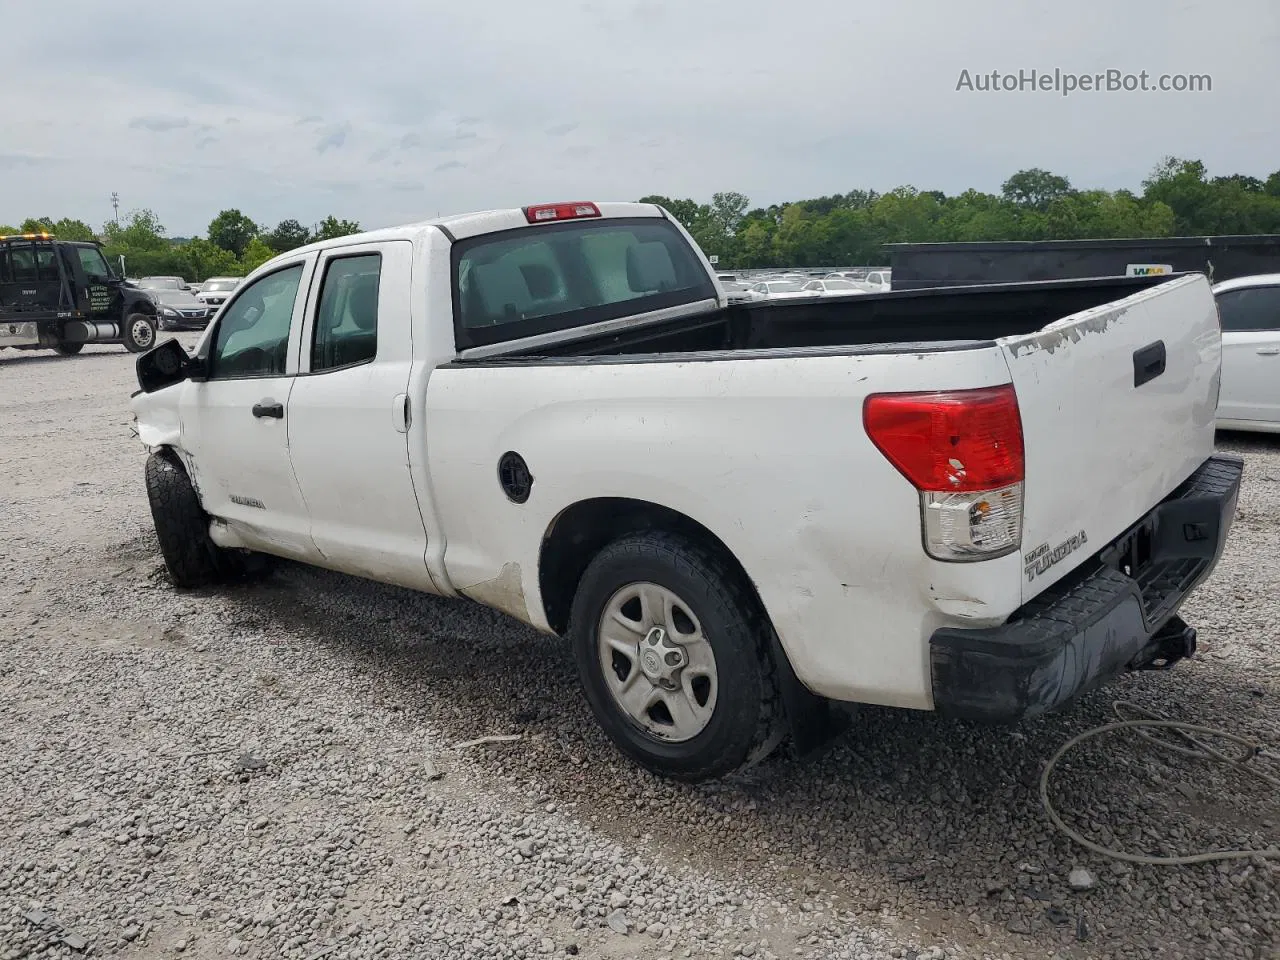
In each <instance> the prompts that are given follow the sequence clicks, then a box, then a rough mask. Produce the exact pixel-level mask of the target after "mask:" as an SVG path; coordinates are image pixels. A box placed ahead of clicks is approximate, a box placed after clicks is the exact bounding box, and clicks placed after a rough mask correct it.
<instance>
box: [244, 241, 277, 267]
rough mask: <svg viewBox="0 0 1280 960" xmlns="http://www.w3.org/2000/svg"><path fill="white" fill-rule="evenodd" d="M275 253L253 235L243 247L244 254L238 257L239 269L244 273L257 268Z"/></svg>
mask: <svg viewBox="0 0 1280 960" xmlns="http://www.w3.org/2000/svg"><path fill="white" fill-rule="evenodd" d="M275 255H276V252H275V251H274V250H272V249H271V248H270V247H269V246H267V245H266V243H265V242H264V241H263V240H261V239H260V238H258V237H254V238H253V239H252V240H250V241H249V243H248V244H247V245H246V246H245V248H244V254H243V255H241V257H240V270H241V272H242V273H244V274H245V275H248V274H250V273H252V272H253V271H254V270H257V269H258V267H260V266H262V265H263V264H264V263H266V262H267V261H268V260H270V259H271V258H272V257H274V256H275Z"/></svg>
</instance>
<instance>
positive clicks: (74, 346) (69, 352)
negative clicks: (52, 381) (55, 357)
mask: <svg viewBox="0 0 1280 960" xmlns="http://www.w3.org/2000/svg"><path fill="white" fill-rule="evenodd" d="M53 349H54V350H55V351H56V352H58V353H60V354H62V355H63V356H64V357H74V356H75V355H76V354H77V353H79V352H80V351H81V350H83V349H84V344H83V343H68V342H66V341H63V342H62V343H57V344H54V347H53Z"/></svg>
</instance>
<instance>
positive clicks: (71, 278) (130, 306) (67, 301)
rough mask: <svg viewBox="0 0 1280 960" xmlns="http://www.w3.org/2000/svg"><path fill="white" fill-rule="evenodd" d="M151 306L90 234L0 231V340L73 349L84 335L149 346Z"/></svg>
mask: <svg viewBox="0 0 1280 960" xmlns="http://www.w3.org/2000/svg"><path fill="white" fill-rule="evenodd" d="M156 312H157V311H156V304H155V301H154V300H153V299H152V298H151V296H150V295H149V294H148V293H147V292H146V291H145V290H140V289H138V288H137V287H135V286H133V285H132V284H130V283H128V282H127V281H126V280H123V279H122V278H120V277H119V276H117V275H116V273H115V271H113V270H112V269H111V266H110V263H109V261H108V260H107V258H106V257H105V256H104V255H103V253H102V247H101V246H100V245H99V244H97V243H95V242H83V241H68V240H58V239H57V238H55V237H54V236H52V235H51V234H48V233H24V234H20V235H9V236H0V348H2V347H13V348H15V349H17V350H56V351H57V352H58V353H60V354H63V355H64V356H73V355H75V354H77V353H79V352H80V351H81V350H83V349H84V345H85V344H86V343H108V344H123V345H124V348H125V349H126V350H128V351H129V352H131V353H142V352H144V351H146V350H150V349H151V348H152V347H153V346H155V342H156Z"/></svg>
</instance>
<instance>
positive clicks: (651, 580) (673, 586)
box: [568, 532, 784, 782]
mask: <svg viewBox="0 0 1280 960" xmlns="http://www.w3.org/2000/svg"><path fill="white" fill-rule="evenodd" d="M651 588H656V592H655V590H652V589H651ZM645 592H647V593H648V596H649V602H648V606H647V608H646V607H645V606H644V603H645V601H644V600H642V599H640V598H639V597H638V596H632V594H633V593H635V594H639V593H645ZM660 600H661V603H662V605H663V606H664V608H665V609H666V611H667V612H666V613H664V615H663V616H662V617H661V618H654V617H652V616H646V615H645V613H646V612H647V611H649V610H655V609H657V607H658V606H659V602H660ZM668 601H669V602H668ZM614 613H620V614H622V615H623V618H624V619H625V620H626V621H628V622H631V623H635V624H638V625H639V629H635V628H631V627H622V626H619V625H618V624H620V623H621V621H620V620H616V619H613V618H612V614H614ZM607 614H608V615H610V620H609V624H610V626H609V627H608V629H607V631H602V620H603V619H604V618H605V617H606V615H607ZM649 623H653V624H654V627H648V626H646V625H647V624H649ZM664 623H665V625H664ZM657 626H662V627H663V629H664V630H666V631H667V633H666V635H665V636H660V635H658V634H655V628H656V627H657ZM771 629H772V628H771V627H770V626H769V625H768V620H767V618H766V617H765V616H764V614H763V611H761V610H760V609H759V604H758V602H757V601H756V600H755V598H754V596H753V595H752V593H751V591H750V588H749V586H748V585H747V584H746V583H745V582H744V578H743V576H742V574H741V573H740V572H739V571H737V570H736V569H735V568H734V567H733V566H732V565H731V564H730V563H729V562H727V561H726V560H725V559H724V558H723V557H722V556H721V555H720V554H719V553H718V552H716V551H714V550H711V549H709V548H707V547H705V546H703V545H702V544H699V543H697V542H695V541H693V540H691V539H688V538H686V537H683V536H679V535H676V534H671V533H661V532H648V533H639V534H633V535H630V536H627V537H624V538H622V539H620V540H617V541H615V542H613V543H611V544H610V545H608V546H607V547H605V548H604V549H603V550H601V551H600V553H599V554H597V555H596V557H595V558H594V559H593V560H592V561H591V563H590V564H589V565H588V566H587V569H586V571H585V572H584V573H583V575H582V579H581V581H579V584H578V589H577V593H576V594H575V596H574V600H573V607H572V609H571V611H570V616H569V631H568V632H569V638H570V640H571V642H572V643H573V647H574V655H575V657H576V659H577V663H578V672H579V675H580V677H581V679H582V684H583V687H584V689H585V691H586V694H587V700H588V702H589V703H590V705H591V709H592V712H593V713H594V714H595V716H596V719H597V721H598V722H599V723H600V725H601V727H603V728H604V731H605V733H606V734H607V735H608V736H609V739H611V740H612V741H613V742H614V744H615V745H616V746H617V747H618V748H619V749H620V750H621V751H622V752H623V753H624V754H626V755H627V756H628V757H630V758H631V759H632V760H634V761H635V762H636V763H638V764H640V765H641V766H643V767H645V768H646V769H648V770H650V771H652V772H653V773H655V774H658V775H659V776H663V777H669V778H671V779H674V780H683V781H688V782H699V781H704V780H712V779H715V778H718V777H723V776H725V775H727V774H729V773H732V772H733V771H735V770H737V769H739V768H741V767H744V766H750V765H753V764H755V763H758V762H759V761H761V760H763V759H764V758H765V757H767V756H768V755H769V753H771V752H772V750H773V749H774V748H775V747H776V746H777V745H778V742H779V741H780V740H781V735H782V731H783V729H784V728H783V717H782V707H781V701H780V698H779V694H778V687H777V682H776V679H775V676H774V669H773V662H772V660H771V659H770V656H769V652H768V642H769V636H770V633H769V631H770V630H771ZM682 634H683V635H684V636H683V637H681V636H680V635H682ZM672 637H679V638H680V639H678V640H672V639H671V638H672ZM606 638H612V639H613V640H615V641H618V645H617V646H621V647H624V648H626V652H620V651H619V650H618V648H617V646H615V645H610V644H609V643H608V641H607V639H606ZM633 638H635V639H637V640H638V642H637V644H636V647H635V650H636V652H635V656H634V658H633V656H632V654H631V652H630V651H631V640H632V639H633ZM685 638H700V639H696V640H693V641H692V642H690V641H689V640H686V639H685ZM703 644H705V645H706V646H709V647H710V650H711V653H712V658H711V661H710V667H708V661H707V657H706V652H705V649H704V648H703ZM645 647H648V650H646V649H644V648H645ZM602 651H603V652H602ZM663 651H666V652H663ZM654 654H657V657H656V659H655V657H654ZM673 655H674V657H675V660H674V661H673V660H672V659H671V657H672V656H673ZM646 658H647V659H646ZM682 658H683V660H684V661H686V662H685V663H684V664H683V665H680V666H678V667H675V668H672V667H671V666H670V665H671V664H672V663H673V662H678V661H680V660H681V659H682ZM606 661H607V663H606ZM664 664H665V665H664ZM708 669H709V670H710V675H711V677H712V679H710V681H709V682H708V676H707V671H708ZM632 670H635V671H640V672H639V674H638V675H637V676H636V677H635V679H634V681H631V685H628V681H629V680H630V678H631V671H632ZM664 671H671V672H670V673H664ZM624 672H625V679H624ZM655 675H656V676H657V679H656V680H655V679H654V677H655ZM646 683H647V684H649V685H650V688H651V689H646V688H645V687H644V684H646ZM619 689H626V690H636V691H639V692H638V693H636V694H635V697H637V698H638V699H635V698H633V699H632V700H631V703H632V704H633V707H634V705H636V704H644V703H646V702H647V701H650V700H654V699H655V698H656V700H657V701H660V702H661V706H659V705H658V703H657V702H654V703H652V704H651V705H650V706H649V707H647V708H645V709H642V710H641V711H640V712H639V713H638V712H637V711H636V710H635V709H628V708H627V707H625V706H624V705H623V702H622V695H621V694H617V693H615V690H619ZM681 697H683V698H684V699H683V703H682V702H681V699H680V698H681ZM668 703H670V704H672V705H674V706H678V707H680V709H679V711H673V710H671V709H669V708H668V707H667V704H668ZM664 712H665V717H664ZM677 713H678V714H679V716H677ZM638 717H639V719H638ZM668 721H670V722H668ZM682 721H685V722H683V723H682Z"/></svg>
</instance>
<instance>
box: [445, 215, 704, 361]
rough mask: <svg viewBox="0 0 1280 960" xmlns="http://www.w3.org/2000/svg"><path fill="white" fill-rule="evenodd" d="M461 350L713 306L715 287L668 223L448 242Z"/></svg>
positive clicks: (571, 227) (581, 226)
mask: <svg viewBox="0 0 1280 960" xmlns="http://www.w3.org/2000/svg"><path fill="white" fill-rule="evenodd" d="M453 270H454V319H455V333H456V338H457V344H458V347H459V348H460V349H465V348H467V347H473V346H481V345H486V344H492V343H501V342H504V341H507V340H515V339H519V338H521V337H527V336H534V335H537V334H542V333H550V332H553V331H557V330H567V329H571V328H573V327H580V326H585V325H587V324H591V323H598V322H601V321H604V320H612V319H616V318H619V317H624V316H630V315H633V314H640V313H647V312H649V311H653V310H661V309H665V308H669V307H675V306H680V305H683V304H689V303H696V302H698V301H701V300H709V299H712V298H714V297H715V296H716V290H715V286H714V284H713V283H712V281H711V277H710V276H709V275H708V274H707V272H706V269H705V268H704V267H703V266H702V263H701V261H700V260H699V259H698V256H697V254H696V253H695V252H694V250H693V249H692V248H691V247H690V246H689V244H688V242H687V241H686V240H685V239H684V237H683V236H682V235H681V234H680V232H679V231H678V230H676V228H675V227H673V226H672V225H671V223H670V222H668V221H666V220H660V219H655V218H634V219H632V218H628V219H610V220H590V221H576V222H571V223H558V224H548V225H542V226H532V227H528V228H520V229H516V230H510V231H505V232H502V233H496V234H487V235H484V236H480V237H475V238H472V239H469V240H463V241H460V242H458V243H456V244H454V248H453Z"/></svg>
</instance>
